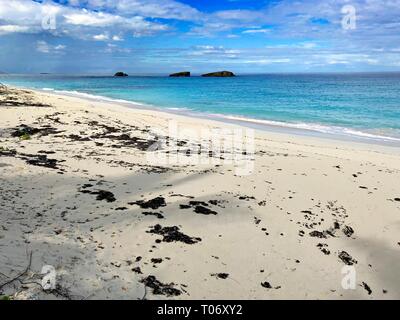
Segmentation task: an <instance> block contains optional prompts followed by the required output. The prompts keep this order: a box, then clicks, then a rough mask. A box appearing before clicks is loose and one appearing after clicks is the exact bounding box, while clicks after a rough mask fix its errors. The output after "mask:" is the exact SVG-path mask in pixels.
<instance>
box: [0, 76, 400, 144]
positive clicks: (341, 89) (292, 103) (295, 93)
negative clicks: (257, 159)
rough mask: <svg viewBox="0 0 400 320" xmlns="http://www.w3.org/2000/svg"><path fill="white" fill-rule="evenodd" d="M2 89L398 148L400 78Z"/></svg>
mask: <svg viewBox="0 0 400 320" xmlns="http://www.w3.org/2000/svg"><path fill="white" fill-rule="evenodd" d="M0 82H1V83H4V84H9V85H14V86H21V87H25V88H34V89H41V90H50V91H57V92H63V93H68V94H73V95H84V96H87V97H92V98H96V99H102V98H107V99H116V100H118V101H120V102H121V100H123V101H125V102H127V101H128V102H135V103H140V104H143V105H144V107H150V108H151V107H154V108H158V109H166V110H168V111H170V112H178V113H185V114H190V115H197V116H200V117H204V116H206V117H214V118H219V119H225V120H226V121H239V122H242V123H245V124H253V125H255V126H258V127H262V126H265V127H269V128H272V127H273V128H281V129H282V128H288V129H289V130H297V131H303V132H310V133H312V132H315V133H321V134H325V135H335V136H338V137H344V138H345V137H349V138H357V139H361V140H370V141H386V142H393V143H395V144H397V143H398V142H400V73H368V74H367V73H354V74H267V75H243V76H238V77H235V78H202V77H191V78H168V77H161V76H147V77H145V76H140V77H139V76H135V77H127V78H114V77H100V76H64V75H35V76H32V75H0Z"/></svg>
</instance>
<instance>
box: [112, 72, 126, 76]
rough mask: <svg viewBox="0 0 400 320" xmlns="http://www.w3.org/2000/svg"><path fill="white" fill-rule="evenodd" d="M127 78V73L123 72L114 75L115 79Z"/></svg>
mask: <svg viewBox="0 0 400 320" xmlns="http://www.w3.org/2000/svg"><path fill="white" fill-rule="evenodd" d="M127 76H128V74H127V73H125V72H121V71H119V72H117V73H116V74H114V77H127Z"/></svg>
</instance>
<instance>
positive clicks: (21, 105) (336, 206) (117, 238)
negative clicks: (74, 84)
mask: <svg viewBox="0 0 400 320" xmlns="http://www.w3.org/2000/svg"><path fill="white" fill-rule="evenodd" d="M171 119H174V120H175V121H177V122H178V123H179V126H182V127H183V128H191V129H196V130H200V129H201V128H203V129H204V128H215V127H224V128H228V129H233V128H239V127H238V126H235V125H230V124H224V123H221V122H213V121H207V120H199V119H195V118H189V117H183V116H177V115H171V114H167V113H162V112H157V111H151V110H140V109H128V108H126V107H123V106H119V105H116V104H112V103H105V102H94V101H89V100H84V99H79V98H73V97H66V96H60V95H55V94H51V93H39V92H33V91H28V90H19V89H18V90H17V89H0V191H1V194H0V294H4V295H9V296H12V298H15V299H143V298H144V299H399V298H400V232H399V231H400V188H399V181H400V151H399V149H396V148H389V147H379V146H374V145H367V144H364V145H363V144H356V143H350V142H338V141H330V140H326V139H317V138H307V137H299V136H289V135H284V134H277V133H268V132H260V131H257V132H256V139H255V142H256V145H255V154H254V161H253V162H252V163H253V164H254V172H253V173H252V174H251V175H238V174H236V173H237V172H236V171H235V168H234V167H233V166H232V165H226V164H224V163H222V164H201V165H199V164H195V163H193V164H165V165H154V164H152V163H150V162H149V161H148V157H147V155H148V153H149V152H151V151H147V148H148V147H149V146H150V145H152V144H153V142H154V141H153V140H152V139H151V138H150V137H151V135H149V134H150V133H151V132H153V131H157V130H158V131H159V129H160V128H164V129H165V128H166V127H167V125H168V121H169V120H171ZM22 124H24V125H27V126H29V128H28V127H25V129H24V128H23V127H20V126H21V125H22ZM18 128H19V130H20V131H18ZM32 129H39V130H34V131H32ZM23 130H25V131H29V130H31V131H30V134H29V135H25V136H22V133H23V132H24V131H23ZM21 136H22V137H21ZM29 138H30V139H29ZM171 138H175V137H171ZM176 138H177V137H176ZM177 140H178V141H180V143H179V145H180V150H181V151H182V153H183V154H184V155H185V156H186V157H187V158H190V157H192V156H194V155H192V154H188V155H186V151H185V150H187V149H190V148H192V147H194V146H196V145H197V144H198V143H200V142H199V141H196V139H195V138H194V137H193V138H190V137H188V138H186V139H181V138H179V139H178V138H177ZM165 151H166V150H165V149H164V150H162V151H161V152H164V153H165ZM226 156H227V157H228V155H226ZM248 156H249V159H250V160H249V161H252V160H251V158H252V157H253V156H251V155H248ZM201 157H202V159H203V160H207V159H208V160H210V159H212V158H213V157H214V155H213V154H211V155H209V154H208V153H207V154H205V155H202V156H201ZM149 200H153V201H149ZM190 201H192V202H190ZM195 201H197V202H195ZM30 256H31V257H32V259H31V261H29V260H30V258H29V257H30ZM45 265H50V266H54V268H55V270H56V275H57V276H56V288H55V289H53V290H47V291H46V290H43V288H42V287H41V281H42V275H40V273H41V270H42V267H43V266H45ZM344 266H347V267H351V266H353V267H354V271H355V272H356V273H355V275H356V280H355V284H356V286H355V288H354V289H349V290H345V289H344V288H343V287H342V279H343V277H344V276H345V275H344V274H342V271H346V272H350V271H351V270H352V269H348V270H347V269H345V270H343V267H344ZM25 270H26V272H25ZM349 270H350V271H349ZM15 277H17V279H15V280H14V281H12V280H13V279H14V278H15ZM7 282H10V283H9V284H6V285H3V284H5V283H7Z"/></svg>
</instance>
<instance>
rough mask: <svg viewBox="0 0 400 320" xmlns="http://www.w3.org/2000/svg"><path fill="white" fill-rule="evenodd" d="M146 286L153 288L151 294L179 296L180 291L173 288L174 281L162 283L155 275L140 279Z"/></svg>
mask: <svg viewBox="0 0 400 320" xmlns="http://www.w3.org/2000/svg"><path fill="white" fill-rule="evenodd" d="M141 282H142V283H143V284H144V285H145V286H146V287H149V288H151V289H153V294H156V295H165V296H167V297H176V296H180V295H181V294H182V292H181V291H180V290H178V289H176V288H174V287H173V286H174V283H168V284H164V283H161V282H160V281H158V280H157V279H156V277H155V276H148V277H146V278H144V279H143V280H142V281H141Z"/></svg>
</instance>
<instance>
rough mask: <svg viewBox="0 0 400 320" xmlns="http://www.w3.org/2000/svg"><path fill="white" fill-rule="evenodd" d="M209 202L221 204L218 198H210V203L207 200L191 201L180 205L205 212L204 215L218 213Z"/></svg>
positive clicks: (197, 211)
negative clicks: (211, 207) (210, 206)
mask: <svg viewBox="0 0 400 320" xmlns="http://www.w3.org/2000/svg"><path fill="white" fill-rule="evenodd" d="M209 203H210V204H212V205H216V204H219V203H220V202H218V200H210V201H209V202H208V203H207V202H205V201H195V200H192V201H189V203H188V204H181V205H179V208H180V209H192V208H194V210H193V211H194V212H195V213H198V214H204V215H210V214H212V215H216V214H217V212H216V211H214V210H211V209H210V208H208V207H209Z"/></svg>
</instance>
